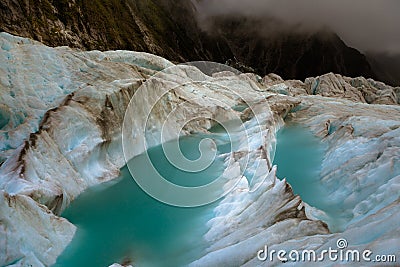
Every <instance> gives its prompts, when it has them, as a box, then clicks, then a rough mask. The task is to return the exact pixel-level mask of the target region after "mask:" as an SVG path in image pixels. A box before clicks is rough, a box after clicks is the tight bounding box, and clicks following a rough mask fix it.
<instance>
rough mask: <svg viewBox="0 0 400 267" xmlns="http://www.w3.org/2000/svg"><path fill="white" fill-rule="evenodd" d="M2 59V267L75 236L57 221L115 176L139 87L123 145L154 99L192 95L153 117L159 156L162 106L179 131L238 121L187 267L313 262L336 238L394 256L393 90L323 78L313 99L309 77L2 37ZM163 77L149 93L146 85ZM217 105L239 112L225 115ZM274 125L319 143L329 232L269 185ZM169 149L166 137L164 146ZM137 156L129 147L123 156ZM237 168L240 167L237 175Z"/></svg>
mask: <svg viewBox="0 0 400 267" xmlns="http://www.w3.org/2000/svg"><path fill="white" fill-rule="evenodd" d="M0 47H1V50H0V58H1V60H0V79H1V82H0V91H1V97H0V115H1V119H0V127H1V129H0V140H1V141H0V160H1V166H0V211H1V212H0V246H1V247H2V248H5V249H4V250H0V263H1V264H2V265H8V264H15V265H17V266H23V265H24V264H31V265H33V266H41V265H45V266H47V265H51V264H53V263H54V262H55V261H56V258H57V257H58V256H59V255H60V254H61V252H62V251H63V249H64V248H65V247H66V246H67V245H68V244H69V242H70V241H71V239H72V237H73V235H74V232H75V226H73V225H72V224H71V223H70V222H68V221H66V220H65V219H63V218H61V217H59V214H61V212H62V211H63V210H64V209H65V208H66V207H67V206H68V205H69V203H70V202H71V201H73V200H74V199H75V198H76V197H77V196H78V195H79V194H81V193H82V192H83V191H84V190H85V189H87V188H88V187H91V186H93V185H96V184H99V183H102V182H105V181H109V180H112V179H115V178H116V177H117V176H118V174H119V169H120V168H121V167H122V166H123V165H124V164H125V160H124V158H123V154H122V153H121V151H122V147H121V126H122V122H123V118H124V114H125V110H126V108H127V106H128V103H129V101H130V99H131V97H132V95H133V94H134V92H136V91H137V90H138V88H140V87H141V86H142V85H143V84H145V85H144V86H145V88H146V90H147V91H146V94H145V95H143V97H142V98H141V101H138V103H137V106H138V107H139V109H137V110H136V111H137V113H135V114H133V118H135V120H134V121H133V123H136V124H137V125H138V128H134V129H136V130H134V131H133V132H131V133H130V134H132V136H134V137H140V134H141V131H140V130H141V129H140V127H141V126H140V125H144V123H143V121H141V120H144V119H145V116H144V114H146V111H147V110H148V109H149V108H150V107H149V105H150V104H149V103H150V102H149V101H150V100H151V99H153V98H156V97H157V96H158V94H159V93H160V92H161V91H162V90H161V89H162V87H164V86H167V87H173V86H176V85H179V84H180V83H181V84H182V83H190V85H189V86H184V87H179V88H176V89H174V90H172V91H171V92H169V93H168V94H166V96H165V98H164V99H162V101H160V102H159V104H158V105H156V106H155V107H154V109H153V110H154V112H155V114H157V116H154V117H152V118H151V120H152V126H153V127H152V128H151V129H152V131H151V135H150V136H148V137H149V140H153V141H152V143H151V145H159V143H157V140H159V139H158V138H156V137H157V136H158V135H159V134H160V129H161V128H162V127H161V126H162V120H163V119H165V118H166V116H167V115H168V113H169V111H171V109H172V108H173V107H171V106H170V105H169V104H170V103H173V104H174V105H175V106H177V105H179V104H180V103H183V102H186V101H187V102H190V103H191V105H190V106H188V107H187V108H185V109H182V110H180V111H179V112H177V113H176V115H175V116H176V118H177V121H178V119H179V118H191V117H195V116H197V115H198V114H203V115H204V116H207V117H212V118H217V119H218V120H220V121H229V120H231V119H232V116H233V115H235V114H236V115H239V116H241V117H242V119H244V121H245V123H244V128H245V131H238V132H237V133H236V134H237V135H235V137H236V140H237V144H235V147H234V152H233V153H231V154H229V155H228V156H227V159H226V160H227V162H230V163H234V165H232V168H231V169H229V170H228V171H229V176H232V178H238V179H240V183H239V186H238V187H237V188H236V190H234V191H232V192H231V193H230V194H228V195H227V196H226V197H225V198H224V199H223V200H222V201H221V203H220V205H219V206H218V207H217V208H216V209H215V213H216V216H215V217H214V218H213V219H211V220H210V221H209V222H208V226H209V227H210V230H209V231H208V233H207V234H206V235H205V238H206V239H207V240H209V241H210V242H212V245H211V246H210V247H209V248H208V249H207V251H206V255H205V256H204V257H203V258H201V259H197V260H196V261H194V262H193V263H192V265H193V266H205V265H206V266H221V265H225V266H226V265H244V266H254V265H262V264H266V263H263V262H259V261H258V260H257V255H256V254H257V251H258V250H260V249H262V248H263V247H264V246H265V245H268V246H269V247H270V249H278V250H279V249H285V248H287V249H289V250H290V249H299V250H300V249H311V248H315V249H317V250H319V251H321V250H323V249H325V248H327V247H329V246H332V247H335V242H336V240H337V239H338V238H346V239H347V240H348V241H349V244H350V248H359V249H366V248H368V249H371V250H373V251H374V253H388V252H392V253H398V251H399V246H400V245H399V242H398V241H399V240H400V239H399V238H400V236H399V235H400V234H399V232H398V227H399V222H400V203H399V192H400V191H399V183H400V167H399V166H400V164H399V160H400V152H399V151H400V147H399V146H400V108H399V106H396V105H394V104H397V103H398V94H397V93H398V89H397V88H393V87H389V86H386V85H384V84H382V83H379V82H375V81H373V80H366V79H364V78H347V77H342V76H340V75H334V74H327V75H323V76H321V77H318V78H317V79H319V81H320V82H319V83H318V86H316V88H315V94H317V95H314V94H313V92H311V91H312V90H311V89H312V88H311V87H312V85H313V84H314V85H315V79H316V78H310V79H308V80H306V81H305V82H304V83H303V82H301V81H283V80H282V79H281V78H280V77H279V76H277V75H268V76H266V77H264V78H263V79H260V78H259V77H257V76H256V75H252V74H240V75H236V74H233V73H228V72H223V73H217V74H214V75H213V76H212V77H210V76H207V75H205V74H204V73H202V72H200V71H199V70H198V69H197V68H196V67H194V66H175V65H174V64H172V63H171V62H169V61H167V60H165V59H163V58H160V57H157V56H154V55H150V54H146V53H138V52H128V51H110V52H100V51H91V52H82V51H77V50H73V49H70V48H67V47H59V48H49V47H46V46H44V45H42V44H40V43H38V42H34V41H31V40H28V39H24V38H19V37H15V36H12V35H9V34H6V33H0ZM162 69H164V71H162V72H159V73H158V74H157V75H156V77H155V79H154V84H151V83H144V82H145V81H146V80H149V79H150V77H151V76H152V75H154V74H156V73H157V71H159V70H162ZM282 93H284V94H282ZM221 102H222V103H224V104H226V105H228V106H230V107H237V106H244V109H243V110H242V111H235V112H233V113H232V112H231V113H229V112H226V111H225V110H226V106H224V105H222V104H221ZM244 102H246V103H244ZM367 103H373V105H369V104H367ZM244 104H246V105H248V104H250V105H251V107H252V110H253V112H254V113H252V112H250V109H248V108H246V105H244ZM383 104H385V105H383ZM388 104H391V105H388ZM285 118H286V119H290V120H292V121H294V122H297V123H301V124H303V125H304V126H306V127H307V128H309V129H310V131H312V132H313V133H314V134H315V135H317V136H319V137H320V138H321V140H322V142H324V143H325V144H326V145H327V147H328V149H327V151H326V153H325V157H324V162H323V165H322V172H321V177H322V180H321V182H322V183H323V185H325V186H326V188H327V190H329V191H330V192H331V193H332V194H331V196H329V197H327V198H326V200H325V201H326V202H327V204H330V205H332V206H334V207H336V208H340V211H341V218H339V219H340V220H339V221H340V223H338V224H336V222H335V221H334V220H333V219H337V218H330V217H329V216H328V215H327V214H326V213H324V212H323V211H319V210H317V209H315V208H313V207H310V206H309V205H307V204H306V203H303V202H302V200H301V198H300V197H299V196H295V195H294V193H293V191H292V189H291V187H290V185H289V184H288V183H287V182H286V180H284V179H283V180H279V179H277V177H276V168H277V167H276V166H271V163H272V161H273V150H274V143H275V142H276V137H275V133H276V132H277V130H278V129H279V128H280V127H282V126H283V125H284V124H285V122H284V119H285ZM176 123H177V124H173V125H172V126H171V127H174V126H176V125H178V122H176ZM134 125H135V124H134ZM211 126H212V124H211V123H210V122H209V121H207V122H202V123H194V124H190V125H188V126H187V127H186V128H185V129H184V130H185V131H184V134H190V132H207V129H209V128H210V127H211ZM168 133H170V135H168ZM246 135H247V136H246ZM172 137H173V134H172V133H171V132H170V131H167V140H168V138H172ZM144 149H145V148H144V147H142V146H135V147H134V149H133V150H132V151H131V153H132V154H130V157H133V156H135V155H139V154H140V153H142V152H144ZM247 159H248V161H249V162H248V163H249V166H251V168H250V170H249V171H248V172H247V173H244V176H243V177H242V176H241V172H240V170H241V168H243V166H244V165H245V164H246V161H247ZM278 168H279V166H278ZM234 176H235V177H234ZM252 176H253V179H251V177H252ZM280 178H283V177H280ZM228 182H229V181H227V183H228ZM321 201H322V200H321ZM319 220H323V221H324V222H327V223H328V225H329V227H330V230H331V231H329V230H328V228H327V226H326V224H325V223H323V222H322V221H319ZM331 232H334V233H331ZM389 248H390V250H391V249H393V251H389V250H388V249H389ZM397 256H399V255H397ZM274 264H277V265H278V264H281V262H274ZM286 264H291V263H286ZM326 265H330V264H329V263H326Z"/></svg>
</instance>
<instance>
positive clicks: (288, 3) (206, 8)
mask: <svg viewBox="0 0 400 267" xmlns="http://www.w3.org/2000/svg"><path fill="white" fill-rule="evenodd" d="M196 6H197V10H198V14H199V18H198V21H199V24H200V26H201V27H202V28H203V29H205V30H207V29H208V28H209V27H211V25H210V19H211V18H215V17H218V16H223V15H233V16H245V17H249V18H254V19H258V20H260V21H263V19H265V18H273V19H275V20H278V21H280V22H282V23H281V26H279V27H276V29H277V30H278V31H282V30H285V31H288V30H290V31H316V30H320V29H322V28H328V29H330V30H332V31H333V32H335V33H337V34H338V35H339V36H340V37H341V38H342V39H343V40H344V41H345V42H346V43H347V44H348V45H350V46H352V47H354V48H356V49H358V50H360V51H362V52H379V53H387V54H400V27H399V25H400V16H399V11H400V1H398V0H197V1H196ZM254 27H255V28H257V25H254ZM274 27H275V26H274ZM259 28H260V29H261V28H265V27H262V26H261V27H259ZM253 30H254V29H253Z"/></svg>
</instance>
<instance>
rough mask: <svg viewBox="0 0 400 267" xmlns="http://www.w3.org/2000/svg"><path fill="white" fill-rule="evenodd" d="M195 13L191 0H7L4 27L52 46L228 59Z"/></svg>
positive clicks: (0, 19) (0, 11) (1, 10)
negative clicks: (203, 28)
mask: <svg viewBox="0 0 400 267" xmlns="http://www.w3.org/2000/svg"><path fill="white" fill-rule="evenodd" d="M193 12H194V9H193V6H192V5H191V3H190V2H189V1H168V0H140V1H135V0H90V1H83V0H40V1H35V0H4V1H1V2H0V31H6V32H9V33H12V34H16V35H20V36H23V37H29V38H33V39H35V40H39V41H41V42H43V43H45V44H46V45H50V46H62V45H67V46H71V47H76V48H81V49H89V50H93V49H98V50H114V49H127V50H135V51H145V52H150V53H153V54H157V55H160V56H163V57H166V58H168V59H170V60H173V61H179V62H180V61H186V60H195V59H197V60H198V59H207V60H218V61H222V60H226V59H228V58H229V57H230V56H231V55H229V51H224V50H223V48H222V49H221V50H220V49H219V46H218V42H213V41H208V39H209V38H208V37H207V36H206V35H205V34H204V33H203V32H201V31H199V30H198V28H197V24H196V21H195V20H194V16H193ZM221 47H222V46H221ZM227 52H228V53H227ZM225 55H228V57H227V58H224V56H225Z"/></svg>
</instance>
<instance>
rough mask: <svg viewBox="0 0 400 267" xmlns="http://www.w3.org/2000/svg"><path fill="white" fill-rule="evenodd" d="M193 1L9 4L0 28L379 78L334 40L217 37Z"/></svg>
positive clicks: (183, 57) (264, 67)
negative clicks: (199, 22)
mask: <svg viewBox="0 0 400 267" xmlns="http://www.w3.org/2000/svg"><path fill="white" fill-rule="evenodd" d="M195 16H196V10H195V7H194V6H193V5H192V3H191V2H190V1H189V0H180V1H174V0H140V1H136V0H91V1H83V0H40V1H34V0H3V1H1V2H0V30H1V31H6V32H9V33H12V34H16V35H20V36H24V37H30V38H33V39H36V40H39V41H41V42H43V43H45V44H47V45H50V46H60V45H68V46H71V47H77V48H81V49H90V50H92V49H98V50H113V49H127V50H135V51H145V52H150V53H153V54H157V55H160V56H162V57H165V58H167V59H169V60H172V61H175V62H184V61H195V60H210V61H216V62H221V63H225V62H226V61H228V60H231V61H232V60H233V61H234V62H235V64H236V65H241V66H248V67H249V68H245V69H254V70H255V71H256V72H257V73H258V74H260V75H265V74H268V73H271V72H274V73H277V74H279V75H280V76H282V77H283V78H284V79H295V78H296V79H302V80H304V79H305V78H307V77H310V76H318V75H321V74H324V73H327V72H335V73H340V74H342V75H346V76H352V77H354V76H365V77H367V78H368V77H371V78H376V77H375V75H374V73H373V71H372V70H371V67H370V65H369V63H368V61H367V59H366V58H365V56H364V55H362V54H361V53H360V52H358V51H357V50H355V49H352V48H349V47H347V46H346V44H345V43H344V42H343V41H342V40H341V39H340V38H339V37H338V36H337V35H335V34H333V33H326V32H319V33H314V34H293V33H287V34H285V33H284V34H279V35H276V34H275V35H273V36H271V37H270V38H268V37H265V36H261V35H259V34H257V32H256V29H255V30H250V31H249V27H248V26H249V25H248V23H249V21H246V20H245V19H243V18H229V17H224V18H220V19H218V20H216V21H215V22H214V23H213V24H212V25H213V26H212V28H213V29H212V31H211V33H210V32H208V33H205V32H204V31H202V30H201V29H200V28H199V26H198V25H197V22H196V19H195ZM256 25H257V24H253V25H252V27H253V28H257V27H256Z"/></svg>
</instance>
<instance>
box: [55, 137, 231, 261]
mask: <svg viewBox="0 0 400 267" xmlns="http://www.w3.org/2000/svg"><path fill="white" fill-rule="evenodd" d="M215 137H216V138H219V141H220V143H219V145H218V146H217V150H218V152H219V153H224V152H228V151H227V150H229V149H230V145H229V144H227V143H224V142H225V141H226V140H225V139H224V135H223V134H221V135H220V136H217V135H216V136H215ZM200 140H201V137H200V136H199V137H196V136H194V137H193V136H192V137H183V138H181V140H180V147H181V149H182V152H183V154H184V155H185V156H186V157H187V158H188V159H191V160H194V159H196V158H198V157H199V155H200V154H199V151H198V149H197V148H198V144H199V142H200ZM228 147H229V149H228ZM148 153H149V157H150V159H151V161H152V163H153V164H154V166H155V168H156V169H157V170H158V171H159V172H160V173H161V174H162V175H163V176H164V177H165V178H166V179H167V180H169V181H171V182H174V183H176V184H179V185H184V186H197V185H201V184H206V183H209V182H210V181H212V180H214V179H216V178H217V177H218V176H219V175H220V174H221V173H222V172H223V170H224V165H223V164H224V162H223V160H219V159H217V160H215V161H214V162H213V163H212V164H211V165H210V166H209V167H208V168H207V169H205V170H204V171H201V172H199V173H188V172H184V171H181V170H179V169H177V168H175V167H174V166H173V165H171V164H170V163H169V162H168V160H167V158H166V157H165V156H164V154H163V151H162V146H157V147H154V148H151V149H149V150H148ZM144 157H145V154H142V155H140V156H138V157H136V158H134V159H133V160H132V162H131V164H132V165H131V166H134V167H137V168H138V169H141V170H143V173H144V174H146V168H144V167H143V166H142V164H143V160H144ZM217 204H218V202H215V203H213V204H209V205H206V206H202V207H196V208H179V207H173V206H169V205H166V204H163V203H161V202H159V201H157V200H155V199H153V198H152V197H150V196H149V195H147V194H146V193H145V192H144V191H142V189H141V188H140V187H139V186H138V185H137V184H136V182H135V181H134V179H133V178H132V176H131V174H130V172H129V170H128V168H127V167H124V168H123V169H122V170H121V176H120V178H119V179H117V180H116V181H113V182H109V183H106V184H103V185H99V186H96V187H94V188H91V189H89V190H87V191H86V192H84V193H83V194H81V195H80V196H79V197H78V198H77V199H76V200H75V201H73V202H72V203H71V205H70V207H68V209H67V210H65V212H64V213H63V214H62V216H63V217H65V218H67V219H68V220H69V221H70V222H72V223H73V224H74V225H76V226H77V227H78V229H77V232H76V235H75V237H74V239H73V241H72V243H71V244H70V245H69V246H68V247H67V249H66V250H65V251H64V252H63V254H62V255H61V256H60V257H59V258H58V260H57V263H56V266H108V265H110V264H113V263H116V262H117V263H120V264H121V263H128V264H132V265H134V266H183V265H187V264H188V263H190V262H192V261H194V260H196V259H198V258H200V257H201V256H202V253H203V251H204V249H205V248H206V247H207V243H206V242H205V241H204V240H203V236H204V234H205V233H206V232H207V230H208V228H207V226H206V224H207V221H209V220H210V219H211V218H212V217H213V216H214V212H213V210H214V208H215V207H216V205H217Z"/></svg>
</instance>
